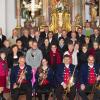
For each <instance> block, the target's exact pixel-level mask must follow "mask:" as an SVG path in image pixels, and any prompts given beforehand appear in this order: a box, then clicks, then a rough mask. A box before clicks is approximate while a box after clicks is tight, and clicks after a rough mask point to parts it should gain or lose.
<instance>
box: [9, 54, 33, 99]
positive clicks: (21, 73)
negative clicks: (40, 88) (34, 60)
mask: <svg viewBox="0 0 100 100" xmlns="http://www.w3.org/2000/svg"><path fill="white" fill-rule="evenodd" d="M18 62H19V65H18V66H16V67H12V69H11V75H10V81H11V97H12V100H18V98H19V94H20V92H21V91H23V92H25V94H26V100H32V84H31V79H32V69H31V67H30V66H29V65H26V64H25V57H24V56H20V57H19V61H18Z"/></svg>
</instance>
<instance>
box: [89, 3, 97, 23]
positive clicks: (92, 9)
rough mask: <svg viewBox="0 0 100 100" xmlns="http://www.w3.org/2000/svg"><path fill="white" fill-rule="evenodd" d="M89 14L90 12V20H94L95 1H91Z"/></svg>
mask: <svg viewBox="0 0 100 100" xmlns="http://www.w3.org/2000/svg"><path fill="white" fill-rule="evenodd" d="M90 14H91V20H92V21H95V20H96V17H97V5H96V4H95V3H91V6H90Z"/></svg>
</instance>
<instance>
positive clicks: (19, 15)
mask: <svg viewBox="0 0 100 100" xmlns="http://www.w3.org/2000/svg"><path fill="white" fill-rule="evenodd" d="M16 20H17V23H16V28H20V27H21V5H20V0H17V2H16Z"/></svg>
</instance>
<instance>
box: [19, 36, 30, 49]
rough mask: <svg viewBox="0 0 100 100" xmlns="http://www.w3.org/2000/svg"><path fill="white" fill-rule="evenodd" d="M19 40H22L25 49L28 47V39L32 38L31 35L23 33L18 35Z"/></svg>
mask: <svg viewBox="0 0 100 100" xmlns="http://www.w3.org/2000/svg"><path fill="white" fill-rule="evenodd" d="M20 40H21V41H22V46H23V48H24V51H27V50H28V48H29V45H28V43H29V41H30V40H32V38H31V36H28V38H27V37H25V36H24V35H23V36H21V37H20Z"/></svg>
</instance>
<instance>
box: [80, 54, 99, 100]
mask: <svg viewBox="0 0 100 100" xmlns="http://www.w3.org/2000/svg"><path fill="white" fill-rule="evenodd" d="M94 62H95V59H94V57H93V56H92V55H89V57H88V63H86V64H83V65H82V66H81V70H80V73H81V80H80V83H81V85H80V92H79V93H80V96H81V97H82V100H89V99H88V98H87V95H86V93H89V94H91V92H93V93H94V97H93V100H100V91H99V92H98V91H97V90H95V91H94V90H93V88H94V85H95V84H96V82H97V81H100V75H98V73H99V69H100V66H99V65H97V64H95V63H94ZM98 96H99V99H97V98H98ZM91 100H92V99H91Z"/></svg>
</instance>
